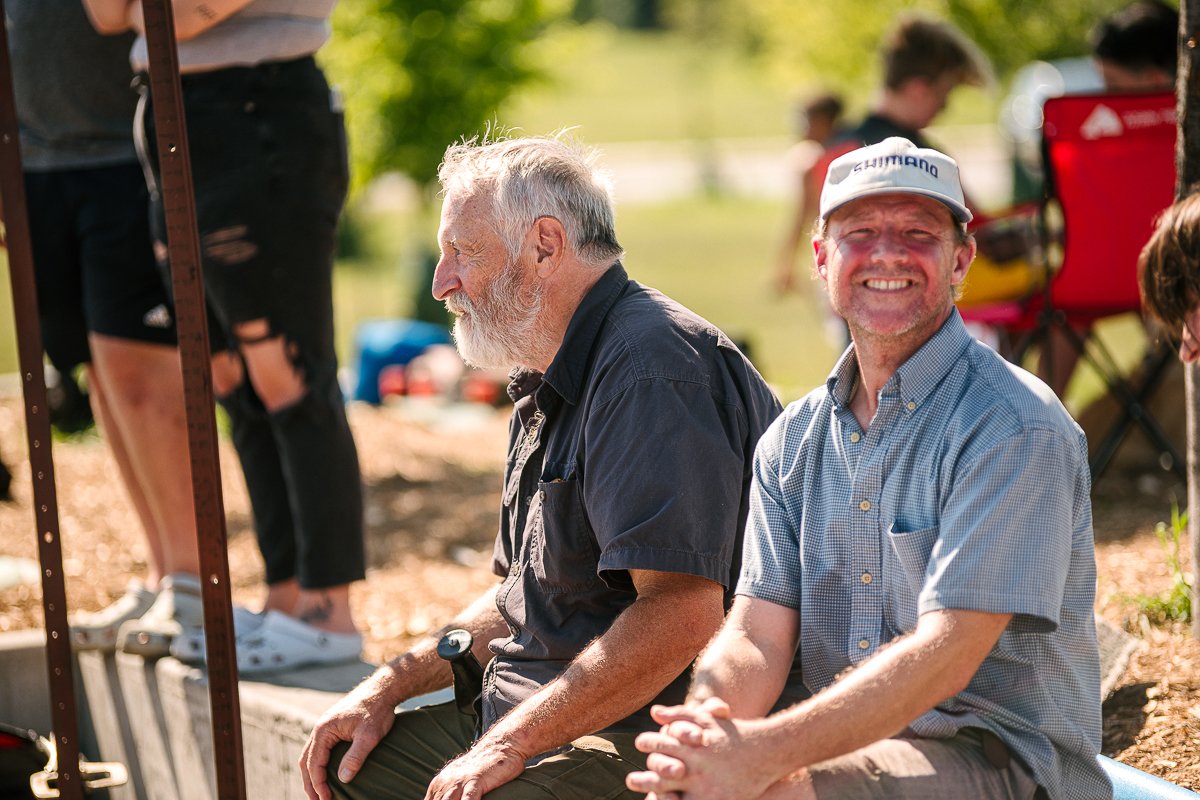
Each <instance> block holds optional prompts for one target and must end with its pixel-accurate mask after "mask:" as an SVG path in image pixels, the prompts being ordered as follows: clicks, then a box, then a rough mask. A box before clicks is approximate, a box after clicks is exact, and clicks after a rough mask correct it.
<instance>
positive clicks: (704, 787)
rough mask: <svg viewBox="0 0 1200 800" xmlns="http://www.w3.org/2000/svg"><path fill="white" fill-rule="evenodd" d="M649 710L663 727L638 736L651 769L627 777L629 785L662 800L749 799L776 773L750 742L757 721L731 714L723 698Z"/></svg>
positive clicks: (760, 791)
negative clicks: (760, 760) (680, 798)
mask: <svg viewBox="0 0 1200 800" xmlns="http://www.w3.org/2000/svg"><path fill="white" fill-rule="evenodd" d="M651 713H652V714H653V716H654V719H655V720H656V721H658V722H659V723H661V724H662V726H663V727H662V730H661V731H659V732H658V733H643V734H641V735H640V736H638V738H637V741H636V745H637V749H638V750H641V751H642V752H643V753H649V758H647V759H646V766H647V767H648V768H649V769H647V770H646V771H645V772H633V773H630V774H629V775H628V776H627V777H626V779H625V785H626V786H628V787H629V788H630V789H632V790H633V791H635V792H652V793H653V796H654V797H656V798H660V800H665V799H666V798H670V797H676V796H680V795H682V796H684V797H686V798H687V800H739V799H740V798H746V800H751V798H756V797H759V796H760V795H761V794H762V793H763V792H765V791H766V790H767V789H768V788H769V787H770V786H771V784H772V783H774V782H775V780H776V778H777V777H778V776H775V775H774V773H773V772H771V771H769V770H768V769H766V768H765V765H763V764H760V763H758V761H757V760H756V759H755V748H754V747H753V746H752V745H751V744H750V743H749V742H747V741H746V734H747V732H748V731H749V730H750V728H751V726H752V725H753V723H751V722H749V721H746V720H733V719H731V716H730V713H729V706H728V705H727V704H726V703H725V701H724V700H721V699H720V698H718V697H710V698H709V699H707V700H705V701H704V702H703V703H701V704H699V705H692V706H671V707H665V706H655V707H654V708H653V709H652V712H651Z"/></svg>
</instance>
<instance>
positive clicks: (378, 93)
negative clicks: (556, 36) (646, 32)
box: [321, 0, 567, 187]
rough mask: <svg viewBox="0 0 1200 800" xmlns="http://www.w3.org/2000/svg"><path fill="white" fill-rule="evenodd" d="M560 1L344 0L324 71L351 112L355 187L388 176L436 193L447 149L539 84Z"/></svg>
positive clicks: (561, 8) (335, 18) (559, 15)
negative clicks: (540, 46)
mask: <svg viewBox="0 0 1200 800" xmlns="http://www.w3.org/2000/svg"><path fill="white" fill-rule="evenodd" d="M566 10H567V9H566V4H565V2H562V1H561V0H341V2H340V3H339V4H338V7H337V10H336V11H335V12H334V15H333V37H332V39H331V41H330V42H329V44H328V45H326V46H325V47H324V48H323V49H322V51H321V54H322V63H323V64H324V66H325V68H326V69H327V71H328V72H329V75H330V77H331V79H332V81H333V82H334V83H335V84H336V85H337V86H339V88H340V90H341V92H342V95H343V97H344V102H345V106H346V120H347V126H348V128H349V135H350V153H351V159H352V161H351V164H352V168H353V175H354V185H355V187H361V186H363V185H364V184H365V183H367V182H369V181H370V180H371V179H372V178H374V177H376V176H378V175H379V174H380V173H382V172H386V171H391V170H395V171H399V172H402V173H404V174H406V175H408V176H409V177H411V178H412V179H413V180H414V181H415V182H416V183H417V184H419V185H421V186H428V185H429V184H430V183H432V181H433V180H434V178H435V177H436V175H437V167H438V164H439V163H440V162H441V158H442V154H443V153H444V152H445V149H446V146H447V145H449V144H450V143H451V142H454V141H455V140H458V139H460V138H462V137H463V136H464V135H466V136H470V135H473V134H475V133H477V132H479V131H480V130H481V128H483V127H484V126H485V125H486V124H487V122H488V121H489V120H490V119H491V118H492V117H493V115H494V114H495V113H496V109H497V108H498V106H499V105H500V104H501V102H503V101H504V99H505V98H507V97H508V96H509V94H510V93H512V91H513V90H514V89H516V88H517V87H519V86H521V85H522V84H524V83H527V82H529V81H532V80H536V79H538V78H539V77H540V76H541V74H542V70H541V69H540V67H539V63H538V58H537V52H536V43H537V41H538V37H539V35H540V34H541V33H542V32H543V31H544V30H545V29H546V27H547V26H549V25H551V24H553V23H555V22H556V21H557V20H559V19H562V18H563V17H564V16H565V12H566Z"/></svg>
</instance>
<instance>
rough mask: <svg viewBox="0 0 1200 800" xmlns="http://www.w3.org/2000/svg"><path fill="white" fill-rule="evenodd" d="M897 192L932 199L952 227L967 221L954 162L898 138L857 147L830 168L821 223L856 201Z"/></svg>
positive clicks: (824, 190) (822, 192) (967, 216)
mask: <svg viewBox="0 0 1200 800" xmlns="http://www.w3.org/2000/svg"><path fill="white" fill-rule="evenodd" d="M897 192H899V193H909V194H921V195H925V196H926V197H932V198H933V199H934V200H938V201H940V202H942V203H944V204H945V205H946V206H947V207H948V208H949V209H950V212H951V213H952V214H954V219H956V220H957V221H959V222H962V223H967V222H970V221H971V210H970V209H969V208H967V204H966V201H965V200H964V199H963V190H962V184H961V183H960V182H959V179H958V164H956V163H955V162H954V159H953V158H951V157H950V156H948V155H946V154H944V153H939V152H938V151H937V150H930V149H927V148H923V147H917V146H916V145H915V144H913V143H912V142H910V141H909V140H908V139H903V138H901V137H899V136H893V137H892V138H890V139H884V140H883V141H882V142H880V143H879V144H872V145H868V146H866V147H860V148H859V149H857V150H853V151H851V152H849V153H846V154H845V155H844V156H839V157H838V158H837V159H835V160H834V162H833V163H832V164H830V165H829V171H828V172H827V173H826V174H825V186H824V188H822V189H821V219H823V220H825V219H829V215H830V214H832V213H833V212H834V211H836V210H838V209H839V208H841V207H842V206H844V205H846V204H847V203H849V202H850V201H852V200H857V199H859V198H860V197H870V196H871V195H876V194H895V193H897Z"/></svg>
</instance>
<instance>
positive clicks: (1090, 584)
mask: <svg viewBox="0 0 1200 800" xmlns="http://www.w3.org/2000/svg"><path fill="white" fill-rule="evenodd" d="M970 219H971V211H970V210H969V209H968V208H967V205H966V202H965V199H964V196H963V192H962V185H961V183H960V179H959V173H958V168H957V165H956V164H955V162H954V161H953V160H952V159H950V158H949V157H947V156H945V155H943V154H942V153H939V152H937V151H933V150H929V149H925V148H918V147H916V146H915V145H914V144H913V143H912V142H909V141H908V140H905V139H900V138H890V139H886V140H885V141H884V142H882V143H880V144H877V145H872V146H869V147H864V148H862V149H860V150H856V151H852V152H851V153H848V154H846V155H844V156H842V157H841V158H839V159H837V160H836V161H834V162H833V164H832V165H830V168H829V171H828V175H827V178H826V182H825V187H824V190H823V191H822V194H821V201H820V222H819V227H818V229H817V231H816V233H815V234H814V237H813V248H814V250H815V253H816V263H817V270H818V273H819V276H820V278H821V280H822V282H823V283H824V284H825V287H826V289H827V291H828V292H829V296H830V299H831V301H832V303H833V305H834V308H835V309H837V311H838V312H839V313H840V314H841V315H842V316H843V317H844V318H845V319H846V320H847V322H848V323H849V326H850V331H851V336H852V337H853V343H852V345H851V347H850V348H849V349H848V350H847V352H846V353H845V355H843V356H842V358H841V359H840V360H839V362H838V364H837V365H836V366H835V367H834V369H833V371H832V372H831V373H830V375H829V379H828V381H827V383H826V385H825V386H822V387H820V388H818V389H816V390H814V391H813V392H811V393H810V394H809V395H808V396H807V397H805V398H803V399H801V400H799V401H797V402H795V403H792V404H791V405H789V406H788V408H787V409H786V410H785V411H784V413H783V414H782V415H781V416H780V417H779V419H778V420H776V422H775V423H774V424H773V425H772V426H771V427H770V428H769V429H768V430H767V432H766V433H765V434H763V437H762V440H761V441H760V442H759V446H758V448H757V449H756V451H755V458H754V481H753V484H752V486H751V515H750V518H749V520H748V522H747V526H746V533H745V544H744V550H743V559H742V572H741V578H740V580H739V582H738V588H737V597H736V598H735V600H734V605H733V608H732V610H731V611H730V613H729V616H728V618H727V619H726V621H725V624H724V625H723V627H722V628H721V631H720V632H719V633H718V634H717V636H716V637H715V638H714V639H713V641H712V642H711V643H710V645H709V646H708V647H707V648H706V649H705V651H704V653H703V654H702V655H701V657H700V658H699V659H698V661H697V666H696V670H695V673H694V676H693V679H692V683H691V688H690V690H689V693H688V701H687V703H686V704H685V705H682V706H677V707H674V708H663V707H656V708H655V709H653V711H652V713H653V715H654V717H655V719H656V720H657V721H658V722H659V723H661V724H662V725H663V728H662V729H661V730H660V731H657V732H650V733H645V734H642V735H641V736H639V737H638V740H637V747H638V749H639V750H641V751H642V752H644V753H647V754H648V755H647V766H648V767H649V769H648V770H647V771H644V772H640V773H637V774H634V775H631V776H630V777H629V779H628V785H629V786H630V787H631V788H634V789H637V790H639V791H643V792H653V793H654V794H655V795H656V796H657V797H659V798H665V797H681V796H682V797H686V798H688V800H729V799H730V798H735V797H736V798H770V799H771V800H780V799H782V798H805V799H806V800H807V799H808V798H842V799H844V800H860V799H865V798H889V800H917V799H918V798H919V799H920V800H936V798H946V800H952V799H953V800H958V798H972V800H975V799H976V798H978V799H980V800H982V799H983V798H1006V799H1009V800H1045V799H1046V798H1050V797H1053V798H1057V799H1058V800H1069V799H1073V798H1078V799H1079V800H1103V798H1111V797H1112V786H1111V785H1110V783H1109V781H1108V779H1107V777H1106V776H1105V773H1104V770H1103V769H1102V768H1101V766H1100V764H1099V763H1098V762H1097V760H1096V756H1097V753H1098V752H1099V749H1100V739H1101V714H1100V700H1101V697H1100V663H1099V654H1098V643H1097V638H1096V629H1095V620H1094V612H1093V604H1094V601H1095V592H1096V566H1095V557H1094V553H1093V533H1092V511H1091V499H1090V490H1091V477H1090V473H1089V469H1088V460H1087V440H1086V439H1085V437H1084V435H1083V431H1082V430H1080V428H1079V426H1078V425H1076V424H1075V422H1074V421H1073V420H1072V419H1071V417H1070V415H1069V414H1068V413H1067V411H1066V409H1065V408H1063V406H1062V403H1061V402H1059V400H1058V398H1057V397H1055V396H1054V394H1053V393H1052V392H1051V391H1050V390H1049V388H1048V387H1046V386H1045V385H1044V384H1042V383H1041V382H1040V381H1038V380H1037V378H1035V377H1034V376H1032V375H1030V374H1029V373H1027V372H1025V371H1024V370H1022V369H1021V368H1019V367H1017V366H1015V365H1013V364H1010V363H1009V362H1007V361H1005V360H1003V359H1002V358H1000V357H999V356H998V355H997V354H996V353H995V352H993V351H992V350H990V349H989V348H987V347H985V346H983V345H981V344H980V343H979V342H977V341H975V340H974V339H972V337H971V336H970V334H969V333H968V332H967V329H966V327H965V326H964V324H963V321H962V317H961V316H960V314H959V312H958V310H957V309H956V308H955V306H954V296H955V294H956V292H957V289H958V287H959V286H961V285H962V282H963V279H964V278H965V277H966V275H967V272H968V268H969V267H970V264H971V260H972V258H973V256H974V254H975V242H974V239H973V238H972V236H971V234H970V233H969V232H968V230H967V223H968V222H969V221H970ZM789 689H790V690H792V691H791V692H790V694H793V695H799V696H801V697H805V698H806V699H803V700H800V701H799V702H795V703H792V702H787V701H785V702H782V703H781V702H780V701H781V700H783V699H784V698H785V697H786V694H787V693H788V691H787V690H789Z"/></svg>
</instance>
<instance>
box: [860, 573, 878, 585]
mask: <svg viewBox="0 0 1200 800" xmlns="http://www.w3.org/2000/svg"><path fill="white" fill-rule="evenodd" d="M873 580H875V578H873V577H872V576H871V573H869V572H864V573H863V574H862V582H863V583H870V582H871V581H873Z"/></svg>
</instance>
